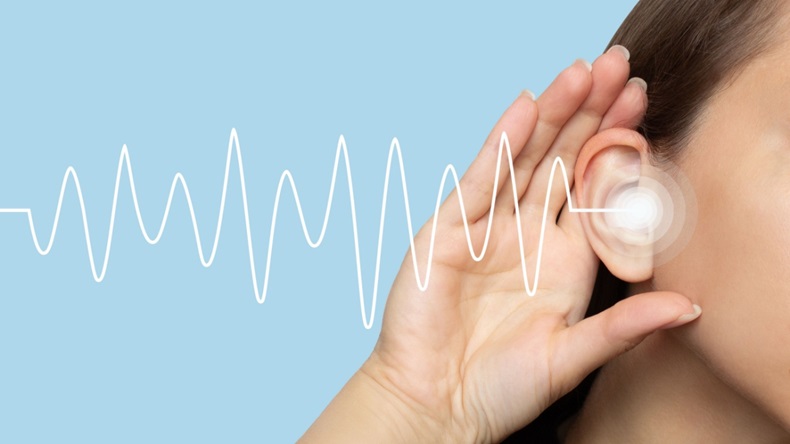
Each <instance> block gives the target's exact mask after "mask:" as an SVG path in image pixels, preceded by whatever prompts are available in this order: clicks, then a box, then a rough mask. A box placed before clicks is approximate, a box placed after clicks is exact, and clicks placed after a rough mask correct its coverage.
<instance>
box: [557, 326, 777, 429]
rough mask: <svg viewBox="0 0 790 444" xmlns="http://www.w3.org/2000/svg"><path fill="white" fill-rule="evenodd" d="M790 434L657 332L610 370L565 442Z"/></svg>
mask: <svg viewBox="0 0 790 444" xmlns="http://www.w3.org/2000/svg"><path fill="white" fill-rule="evenodd" d="M788 439H789V437H788V435H787V432H785V431H783V430H782V429H781V428H779V426H778V425H777V424H776V423H775V422H773V421H772V420H770V419H769V418H768V417H766V416H765V415H764V414H763V413H762V412H760V410H759V409H758V408H757V407H755V406H754V405H753V404H751V403H750V402H749V401H747V400H746V399H745V398H743V397H741V396H740V395H739V394H738V393H736V392H735V391H734V390H732V389H731V388H730V387H729V386H727V385H726V384H724V383H723V382H722V381H721V380H720V379H719V378H717V377H716V376H715V375H714V374H713V373H712V372H711V371H710V369H709V368H708V367H707V366H706V365H705V364H704V363H703V362H702V361H701V360H700V359H699V357H697V356H696V355H694V354H693V353H692V352H691V351H690V350H689V349H688V348H687V347H686V346H685V345H684V344H683V343H681V342H680V341H679V340H678V339H677V338H676V337H674V335H672V334H671V333H669V332H666V331H659V332H657V333H654V334H653V335H651V336H649V337H648V338H647V339H645V340H644V341H643V342H642V344H640V345H639V346H637V347H636V348H634V349H633V350H631V351H630V352H628V353H626V354H624V355H623V356H621V357H620V358H618V359H616V360H614V361H612V362H611V363H609V364H607V365H606V366H605V367H604V368H603V369H602V370H601V372H600V374H599V375H598V377H597V378H596V381H595V384H594V385H593V388H592V390H591V391H590V395H589V397H588V399H587V401H586V402H585V405H584V408H583V409H582V411H581V413H580V414H579V416H578V418H577V420H576V421H575V423H574V424H573V425H572V426H571V429H570V431H569V433H568V436H567V441H566V442H567V443H568V444H580V443H609V442H633V443H651V442H716V443H744V442H760V443H774V442H777V443H778V442H787V441H788Z"/></svg>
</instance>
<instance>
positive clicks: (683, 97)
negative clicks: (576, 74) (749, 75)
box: [505, 0, 781, 443]
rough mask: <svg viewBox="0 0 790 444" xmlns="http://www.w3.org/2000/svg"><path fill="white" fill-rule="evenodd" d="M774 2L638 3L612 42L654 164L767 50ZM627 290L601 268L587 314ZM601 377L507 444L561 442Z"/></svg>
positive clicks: (672, 153) (676, 153)
mask: <svg viewBox="0 0 790 444" xmlns="http://www.w3.org/2000/svg"><path fill="white" fill-rule="evenodd" d="M780 6H781V3H780V2H779V1H777V0H640V1H639V3H638V4H637V5H636V6H635V7H634V9H633V10H632V11H631V13H630V14H629V15H628V17H626V19H625V20H624V21H623V23H622V25H620V28H619V29H618V30H617V32H616V33H615V34H614V36H613V37H612V40H611V41H610V42H609V45H608V46H607V48H608V47H610V46H612V45H615V44H619V45H623V46H625V47H626V48H628V49H629V50H630V52H631V59H630V65H631V75H632V76H634V77H641V78H642V79H644V80H645V81H646V82H647V84H648V92H647V95H648V107H647V112H646V113H645V117H644V119H643V121H642V123H641V124H640V125H639V127H638V128H637V131H639V133H641V134H642V135H643V136H644V137H645V139H646V140H647V141H648V143H649V144H650V149H651V154H652V158H653V159H654V161H656V162H662V161H666V160H677V159H678V158H679V157H681V156H682V153H683V151H684V150H685V149H686V148H688V143H689V139H690V135H691V134H693V133H694V129H695V128H696V126H697V123H698V122H699V120H700V119H699V118H700V115H701V113H702V111H703V110H704V107H705V104H706V103H707V102H708V100H709V99H710V98H711V97H712V96H713V95H715V94H716V92H717V91H720V90H721V89H723V88H725V87H727V86H728V85H729V84H730V83H731V82H732V81H733V80H734V79H735V78H736V77H737V75H738V73H740V72H741V71H742V69H743V68H744V67H745V66H746V65H747V63H748V62H749V61H751V60H753V59H754V58H755V57H757V56H759V55H760V54H763V53H765V52H766V51H767V50H769V49H770V47H771V44H772V43H773V40H774V38H773V37H774V35H775V33H774V32H773V30H774V29H775V28H776V27H777V23H778V21H779V19H778V17H780V16H781V14H780V11H779V7H780ZM627 292H628V284H627V283H625V282H623V281H621V280H619V279H617V278H616V277H614V276H613V275H612V274H611V273H610V272H609V271H608V270H607V269H606V267H605V266H603V264H601V265H600V267H599V270H598V276H597V278H596V282H595V288H594V289H593V293H592V298H591V300H590V305H589V307H588V309H587V316H592V315H594V314H596V313H598V312H600V311H603V310H605V309H607V308H609V307H611V306H612V305H614V303H615V302H617V301H618V300H620V299H622V298H624V297H625V296H626V295H627ZM596 373H597V372H595V373H593V374H591V375H590V376H588V377H587V378H586V379H585V380H584V382H582V384H580V385H579V387H577V388H576V389H574V390H573V391H571V392H570V393H568V394H567V395H566V396H564V397H563V398H562V399H560V400H559V401H557V402H556V403H555V404H554V405H552V406H551V407H549V409H547V410H546V411H545V412H544V413H543V414H542V415H541V416H540V417H538V418H537V419H536V420H535V421H533V422H532V424H530V425H529V426H527V427H526V428H524V429H523V430H521V431H519V432H517V433H516V434H514V435H513V436H511V437H510V438H508V439H507V440H506V441H505V442H520V441H523V440H524V439H525V438H526V439H527V440H529V442H538V443H540V442H556V441H557V434H556V433H557V427H558V426H559V425H560V424H561V423H562V422H563V421H564V420H566V419H567V418H568V417H570V416H571V415H573V414H574V413H576V412H577V411H578V410H579V409H580V408H581V405H582V403H583V402H584V399H585V398H586V396H587V392H588V391H589V388H590V386H591V385H592V381H593V379H594V378H595V375H596Z"/></svg>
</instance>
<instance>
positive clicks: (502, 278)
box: [372, 53, 645, 438]
mask: <svg viewBox="0 0 790 444" xmlns="http://www.w3.org/2000/svg"><path fill="white" fill-rule="evenodd" d="M627 76H628V64H627V61H626V60H625V59H624V58H623V57H622V56H620V55H619V54H612V53H607V54H605V55H603V56H601V57H600V58H599V59H598V60H597V61H596V62H595V68H594V69H593V70H592V72H590V70H589V69H586V68H585V66H584V65H583V64H582V63H579V62H577V63H574V65H572V66H571V67H570V68H568V69H566V70H565V71H563V73H561V74H560V75H559V76H558V77H557V79H556V80H555V81H554V83H552V85H550V86H549V88H548V89H547V90H546V92H545V93H544V94H543V95H542V96H541V98H540V99H539V100H538V101H537V102H535V101H533V100H532V99H531V98H530V97H528V96H526V95H522V96H520V97H519V98H518V99H516V101H515V102H514V103H513V105H512V106H511V107H510V108H509V109H508V110H507V111H506V112H505V114H504V115H503V116H502V118H501V119H500V121H499V122H498V123H497V125H496V127H495V128H494V130H493V131H492V133H491V135H490V136H489V138H488V140H487V141H486V143H485V145H484V147H483V150H482V151H481V153H480V154H479V155H478V158H477V159H476V160H475V161H474V162H473V164H472V166H470V168H469V171H467V173H466V174H465V176H464V178H463V179H462V180H461V185H460V188H461V190H462V192H463V199H464V205H465V207H466V212H467V214H466V217H467V221H468V224H469V238H467V234H466V230H465V227H464V219H463V218H462V217H463V216H462V214H461V211H460V205H459V202H458V194H457V193H453V194H451V196H450V197H449V198H448V200H447V201H446V202H445V203H444V205H443V206H442V208H441V209H440V211H439V213H438V219H437V221H436V223H437V229H436V238H435V239H434V240H433V241H434V252H433V254H434V255H433V258H432V263H431V269H430V276H429V278H430V281H429V285H428V287H427V288H426V289H425V291H420V289H419V288H418V277H417V275H415V268H414V265H413V262H412V257H411V254H407V256H406V259H405V260H404V262H403V265H402V267H401V270H400V272H399V273H398V276H397V277H396V280H395V282H394V284H393V287H392V290H391V293H390V296H389V298H388V301H387V307H386V310H385V314H384V320H383V324H382V332H381V336H380V338H379V342H378V343H377V345H376V349H375V351H374V353H373V355H372V358H374V359H375V360H376V361H377V362H379V363H380V364H381V365H380V368H385V369H387V370H386V376H385V377H386V378H387V379H388V380H389V381H390V382H391V383H392V386H393V387H396V389H397V390H398V391H400V392H401V394H402V396H405V397H407V398H409V399H410V400H412V401H413V402H416V403H417V404H418V405H420V406H423V407H424V408H425V411H426V412H428V414H429V415H435V417H436V419H437V421H445V422H446V421H450V422H457V423H461V424H462V426H463V427H464V428H468V429H471V430H476V431H477V432H476V433H484V434H486V435H490V437H499V438H501V437H503V436H505V435H506V434H507V433H508V432H510V431H513V430H516V429H517V428H518V427H520V426H523V425H524V424H525V421H527V422H528V421H529V420H531V419H532V418H534V417H536V416H537V415H538V414H539V413H540V411H542V410H543V409H544V408H545V407H547V406H548V405H549V404H550V403H551V402H553V400H555V399H557V398H558V397H559V396H560V395H562V394H564V393H565V392H567V391H568V390H569V389H570V388H572V387H573V385H575V383H578V380H575V381H574V378H578V379H581V377H583V375H584V374H586V373H584V374H581V375H580V376H577V373H579V372H578V371H574V372H570V373H571V374H570V375H563V377H557V373H558V372H561V367H562V366H563V364H564V362H562V361H563V360H564V356H565V355H566V354H567V353H568V351H562V350H561V349H562V344H563V343H564V341H563V340H562V335H563V334H564V332H565V331H566V328H567V327H568V325H569V324H573V323H576V322H577V321H579V320H580V319H581V317H582V316H583V314H584V311H585V309H586V305H587V302H588V298H589V293H590V291H591V288H592V284H593V280H594V276H595V272H596V269H597V264H598V259H597V257H595V255H594V254H593V252H592V250H591V249H590V247H589V245H588V243H587V240H586V238H585V237H584V233H583V230H582V228H581V224H580V221H579V218H578V215H577V214H575V213H570V212H569V211H568V205H567V204H566V203H565V200H566V198H565V187H564V184H563V183H562V178H561V175H560V174H559V170H558V171H557V173H556V174H555V177H554V180H553V181H552V184H551V187H552V189H551V196H550V197H549V198H548V204H546V199H547V188H546V187H547V186H549V174H550V171H551V168H552V164H553V162H554V158H555V157H557V156H559V157H561V158H562V160H563V162H564V164H565V166H566V168H567V171H568V172H569V175H570V177H569V179H570V180H571V183H572V175H573V167H574V165H575V159H576V156H577V155H578V152H579V149H580V148H581V146H582V145H583V143H584V142H585V141H586V140H587V139H588V138H589V137H591V136H592V135H594V134H595V133H596V132H597V131H598V130H599V129H603V128H605V127H606V126H614V125H613V124H612V123H619V124H626V125H630V124H633V123H636V122H637V121H638V120H639V119H641V115H642V113H643V112H644V106H645V103H644V99H643V97H644V92H643V91H642V90H641V89H639V88H638V87H636V86H635V85H633V86H632V87H631V88H624V85H625V80H626V78H627ZM634 97H638V99H637V100H634ZM538 114H540V116H538ZM539 117H540V119H539ZM503 132H505V133H506V134H507V137H508V140H509V142H510V147H511V148H512V152H513V163H514V165H515V170H514V171H515V176H514V177H511V175H510V168H509V165H508V160H507V159H508V158H507V156H506V155H502V159H501V164H499V165H500V170H499V172H500V174H499V182H498V183H496V184H495V183H494V181H493V180H492V179H493V177H494V173H495V172H496V166H497V165H498V164H497V156H498V154H499V150H498V149H499V142H500V137H501V134H502V133H503ZM514 179H515V182H516V190H515V195H516V196H518V199H515V198H514V189H513V188H514V185H513V183H512V181H513V180H514ZM495 186H496V190H498V191H495V190H494V187H495ZM495 192H497V193H498V194H497V198H496V203H495V208H494V209H493V211H491V210H492V209H491V203H492V202H491V197H492V194H493V193H495ZM516 200H518V206H519V210H518V211H519V212H518V214H516V210H515V205H516ZM544 204H546V205H545V210H546V212H544ZM560 212H561V213H562V214H561V215H560ZM491 213H493V217H489V216H490V215H491ZM517 216H520V217H517ZM544 217H545V218H546V222H545V224H546V227H545V234H544V237H543V242H544V245H545V247H544V248H543V250H542V254H540V256H541V257H540V258H539V257H538V256H539V248H538V247H539V243H540V237H541V230H540V228H541V224H542V223H543V219H544ZM519 219H520V222H521V227H522V234H523V237H522V239H521V240H522V241H523V246H524V249H523V251H524V263H523V267H524V268H525V269H526V274H527V280H528V284H529V287H531V288H530V289H533V288H534V290H535V292H534V293H535V294H534V296H532V297H530V296H529V295H528V294H527V288H526V286H525V281H524V275H523V272H524V269H523V268H522V255H521V254H522V253H521V249H520V247H519V242H520V239H519V230H518V228H519V224H518V223H519ZM558 219H559V223H557V222H556V221H557V220H558ZM489 222H491V224H492V225H491V229H490V231H491V233H490V239H489V244H488V245H487V248H486V251H485V257H484V258H482V260H480V261H475V260H474V258H473V257H472V255H471V254H470V251H469V245H468V243H467V241H468V239H469V240H471V244H472V247H473V249H474V252H475V254H477V255H480V253H481V250H482V248H483V245H484V243H485V239H486V231H487V228H488V225H489ZM433 223H434V220H433V219H432V220H431V221H429V222H428V223H427V224H426V225H425V226H424V227H423V228H422V229H421V230H420V232H419V233H418V234H417V236H416V237H415V243H414V245H415V251H416V256H417V262H418V264H419V267H418V268H419V269H418V270H417V272H418V273H419V277H420V281H423V282H424V281H425V279H426V277H427V276H426V273H425V272H426V269H427V268H426V267H427V265H428V251H429V249H430V244H431V242H432V239H431V229H432V224H433ZM410 253H411V252H410ZM538 259H540V261H539V260H538ZM539 263H540V269H539V275H536V273H535V272H536V271H537V268H538V264H539ZM536 279H538V282H537V283H538V284H539V285H538V286H535V280H536ZM558 348H559V349H560V350H559V353H558ZM481 418H482V419H481ZM480 421H482V422H484V424H480V423H475V422H480Z"/></svg>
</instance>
